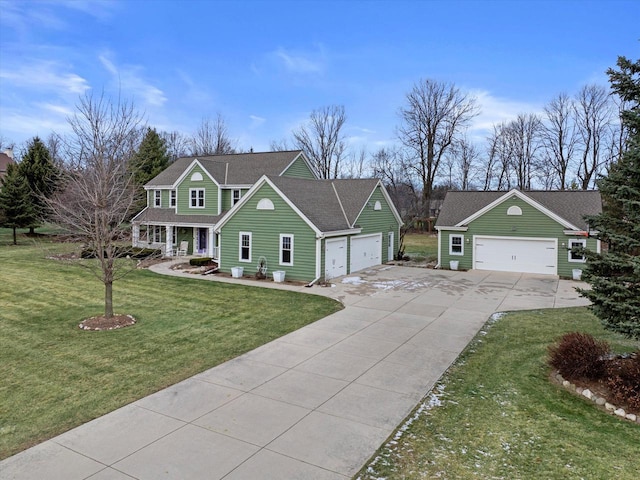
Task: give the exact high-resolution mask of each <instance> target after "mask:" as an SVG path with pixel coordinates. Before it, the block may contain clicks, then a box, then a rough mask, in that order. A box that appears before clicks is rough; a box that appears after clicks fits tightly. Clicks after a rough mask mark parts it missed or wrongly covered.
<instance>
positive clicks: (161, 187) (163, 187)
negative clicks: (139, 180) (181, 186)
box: [142, 185, 173, 190]
mask: <svg viewBox="0 0 640 480" xmlns="http://www.w3.org/2000/svg"><path fill="white" fill-rule="evenodd" d="M142 188H144V189H145V190H172V189H173V185H145V186H144V187H142Z"/></svg>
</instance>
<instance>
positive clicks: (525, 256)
mask: <svg viewBox="0 0 640 480" xmlns="http://www.w3.org/2000/svg"><path fill="white" fill-rule="evenodd" d="M473 241H474V261H473V263H474V268H476V269H478V270H498V271H501V272H525V273H545V274H551V275H556V274H557V273H558V268H557V267H558V252H557V250H558V246H557V240H555V239H552V238H543V239H532V238H522V237H501V238H495V237H475V238H474V240H473Z"/></svg>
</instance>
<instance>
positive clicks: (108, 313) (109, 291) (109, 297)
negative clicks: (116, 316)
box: [104, 282, 113, 318]
mask: <svg viewBox="0 0 640 480" xmlns="http://www.w3.org/2000/svg"><path fill="white" fill-rule="evenodd" d="M104 316H105V317H106V318H111V317H113V282H106V283H105V284H104Z"/></svg>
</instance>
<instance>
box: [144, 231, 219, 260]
mask: <svg viewBox="0 0 640 480" xmlns="http://www.w3.org/2000/svg"><path fill="white" fill-rule="evenodd" d="M132 245H133V246H134V247H140V248H154V249H159V250H161V251H162V255H163V256H164V257H175V256H180V255H199V256H201V257H211V258H213V259H215V260H217V259H218V258H219V248H218V235H217V234H216V233H215V231H214V227H213V226H206V227H205V226H191V225H172V224H151V223H149V224H141V223H137V222H134V223H133V224H132Z"/></svg>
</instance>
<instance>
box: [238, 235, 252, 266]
mask: <svg viewBox="0 0 640 480" xmlns="http://www.w3.org/2000/svg"><path fill="white" fill-rule="evenodd" d="M239 257H240V258H238V260H239V261H241V262H250V261H251V232H240V255H239Z"/></svg>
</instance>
